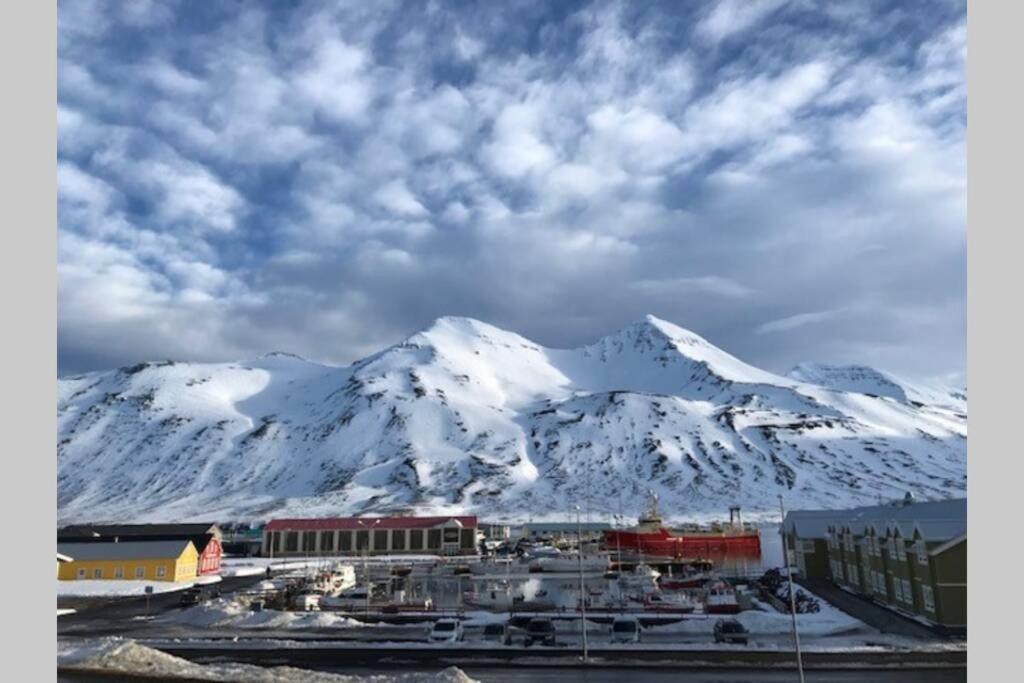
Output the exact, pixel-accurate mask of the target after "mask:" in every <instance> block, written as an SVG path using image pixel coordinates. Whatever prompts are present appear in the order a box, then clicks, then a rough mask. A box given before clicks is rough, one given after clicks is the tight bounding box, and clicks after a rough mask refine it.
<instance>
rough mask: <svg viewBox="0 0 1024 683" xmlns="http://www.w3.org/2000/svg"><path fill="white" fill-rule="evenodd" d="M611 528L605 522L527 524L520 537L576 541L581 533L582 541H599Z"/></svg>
mask: <svg viewBox="0 0 1024 683" xmlns="http://www.w3.org/2000/svg"><path fill="white" fill-rule="evenodd" d="M611 528H613V527H612V525H611V524H607V523H605V522H580V523H579V524H578V525H577V524H576V522H575V521H567V522H528V523H527V524H524V525H523V526H522V528H521V529H520V536H521V537H522V538H527V539H530V540H541V539H544V540H551V541H573V542H575V541H576V536H577V535H578V534H580V533H582V536H583V540H584V541H595V540H600V539H601V538H602V537H603V536H604V532H605V530H607V529H611Z"/></svg>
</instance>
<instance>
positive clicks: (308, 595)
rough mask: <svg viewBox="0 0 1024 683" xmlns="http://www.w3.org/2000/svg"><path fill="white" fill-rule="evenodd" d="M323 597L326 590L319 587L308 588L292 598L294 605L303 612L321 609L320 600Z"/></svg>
mask: <svg viewBox="0 0 1024 683" xmlns="http://www.w3.org/2000/svg"><path fill="white" fill-rule="evenodd" d="M323 597H324V591H322V590H320V589H317V588H307V589H306V590H304V591H302V592H301V593H299V594H298V595H296V596H295V597H294V598H292V607H294V608H295V609H297V610H300V611H303V612H311V611H315V610H319V609H320V601H321V600H322V599H323Z"/></svg>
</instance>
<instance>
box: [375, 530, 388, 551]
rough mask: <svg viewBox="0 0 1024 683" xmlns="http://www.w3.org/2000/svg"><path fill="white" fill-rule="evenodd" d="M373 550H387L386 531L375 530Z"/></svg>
mask: <svg viewBox="0 0 1024 683" xmlns="http://www.w3.org/2000/svg"><path fill="white" fill-rule="evenodd" d="M373 549H374V550H387V549H388V530H387V529H377V530H375V531H374V532H373Z"/></svg>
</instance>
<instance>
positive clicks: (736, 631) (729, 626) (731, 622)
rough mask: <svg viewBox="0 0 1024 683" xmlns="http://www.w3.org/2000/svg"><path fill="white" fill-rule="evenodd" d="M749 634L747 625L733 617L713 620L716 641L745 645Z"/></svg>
mask: <svg viewBox="0 0 1024 683" xmlns="http://www.w3.org/2000/svg"><path fill="white" fill-rule="evenodd" d="M749 636H750V631H748V630H747V627H746V626H744V625H743V624H741V623H740V622H738V621H736V620H735V619H719V620H718V621H716V622H715V642H716V643H737V644H739V645H746V644H747V640H748V638H749Z"/></svg>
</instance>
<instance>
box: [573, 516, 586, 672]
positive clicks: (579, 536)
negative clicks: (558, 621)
mask: <svg viewBox="0 0 1024 683" xmlns="http://www.w3.org/2000/svg"><path fill="white" fill-rule="evenodd" d="M576 549H577V557H579V565H580V625H581V626H582V627H583V663H584V664H586V663H587V658H588V654H589V653H588V652H587V593H586V590H584V587H583V526H582V524H581V523H580V506H579V505H577V506H576Z"/></svg>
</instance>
